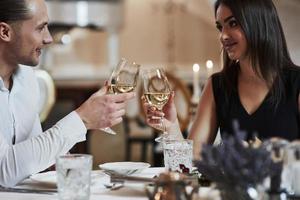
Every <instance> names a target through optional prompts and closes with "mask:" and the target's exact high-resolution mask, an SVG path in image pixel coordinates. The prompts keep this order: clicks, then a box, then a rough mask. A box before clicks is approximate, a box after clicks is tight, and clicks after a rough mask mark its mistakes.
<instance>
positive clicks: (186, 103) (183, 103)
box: [124, 72, 191, 166]
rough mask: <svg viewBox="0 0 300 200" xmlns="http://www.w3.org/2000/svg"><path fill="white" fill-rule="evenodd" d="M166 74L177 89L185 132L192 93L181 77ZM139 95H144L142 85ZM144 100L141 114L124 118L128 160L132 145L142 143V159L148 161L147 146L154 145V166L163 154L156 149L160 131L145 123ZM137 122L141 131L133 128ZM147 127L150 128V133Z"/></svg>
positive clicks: (140, 107)
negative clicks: (155, 139) (133, 124)
mask: <svg viewBox="0 0 300 200" xmlns="http://www.w3.org/2000/svg"><path fill="white" fill-rule="evenodd" d="M166 76H167V78H168V80H169V83H170V86H171V88H172V89H173V90H174V91H175V105H176V109H177V111H178V121H179V124H180V129H181V131H182V132H185V131H186V130H187V128H188V125H189V121H190V114H189V113H190V109H191V103H190V99H191V94H190V91H189V89H188V87H187V85H186V84H185V83H183V82H182V81H181V80H180V79H179V78H177V77H176V76H175V75H173V74H171V73H168V72H167V73H166ZM138 94H139V95H137V96H139V97H140V96H141V95H143V87H142V86H140V87H139V89H138ZM142 110H143V108H142V102H141V101H140V100H139V114H138V115H136V116H135V117H125V118H124V128H125V136H126V139H125V140H126V160H130V159H131V157H132V155H131V148H132V145H133V144H135V143H137V144H140V145H141V149H142V152H141V157H140V160H141V161H146V156H147V147H148V146H149V145H150V146H151V147H152V155H153V164H154V166H159V165H160V162H161V159H158V160H156V157H157V156H159V155H158V154H162V152H161V151H160V152H158V151H157V150H156V144H157V143H156V142H155V141H154V138H155V137H157V136H158V134H159V132H158V131H157V130H155V129H153V128H149V126H148V125H147V124H146V123H145V115H144V112H143V111H142ZM133 122H135V123H136V124H137V125H139V127H140V129H138V131H139V132H136V131H135V130H133V129H132V126H131V123H133ZM146 128H147V129H150V133H149V131H148V130H146Z"/></svg>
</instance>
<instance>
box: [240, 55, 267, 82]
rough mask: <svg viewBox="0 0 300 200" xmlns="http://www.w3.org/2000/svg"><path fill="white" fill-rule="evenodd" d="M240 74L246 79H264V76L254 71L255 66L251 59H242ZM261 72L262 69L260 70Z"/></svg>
mask: <svg viewBox="0 0 300 200" xmlns="http://www.w3.org/2000/svg"><path fill="white" fill-rule="evenodd" d="M239 64H240V74H239V76H240V77H242V79H243V80H245V81H262V80H263V78H262V77H261V76H260V75H258V74H257V72H255V71H254V69H253V66H252V64H251V62H250V60H249V59H245V60H240V61H239ZM258 73H259V74H260V71H258Z"/></svg>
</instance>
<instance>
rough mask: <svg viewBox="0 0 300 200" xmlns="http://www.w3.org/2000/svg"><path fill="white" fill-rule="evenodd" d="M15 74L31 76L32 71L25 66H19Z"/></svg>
mask: <svg viewBox="0 0 300 200" xmlns="http://www.w3.org/2000/svg"><path fill="white" fill-rule="evenodd" d="M17 74H18V75H20V76H33V75H34V70H33V68H32V67H30V66H27V65H19V68H18V71H17Z"/></svg>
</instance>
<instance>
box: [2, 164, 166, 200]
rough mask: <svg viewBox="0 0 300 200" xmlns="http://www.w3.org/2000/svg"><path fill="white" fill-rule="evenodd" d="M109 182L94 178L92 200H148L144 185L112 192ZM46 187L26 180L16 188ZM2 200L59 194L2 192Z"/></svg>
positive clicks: (148, 172)
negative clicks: (107, 184) (107, 185)
mask: <svg viewBox="0 0 300 200" xmlns="http://www.w3.org/2000/svg"><path fill="white" fill-rule="evenodd" d="M163 171H164V168H148V169H145V170H143V171H142V172H141V174H139V175H138V176H143V177H153V176H155V175H158V174H159V173H161V172H163ZM93 182H94V183H93ZM108 182H109V176H107V175H106V174H104V173H103V174H102V175H101V174H100V175H99V176H98V177H97V178H96V179H95V180H93V178H92V186H91V196H90V200H100V199H101V200H105V199H108V200H147V199H148V198H147V196H146V193H145V188H144V185H143V184H137V183H125V186H124V187H123V188H121V189H118V190H110V189H107V188H105V187H104V185H103V184H104V183H108ZM40 187H44V186H41V185H39V183H36V182H34V181H32V180H31V179H26V180H25V181H24V182H23V183H22V184H20V185H18V186H17V187H16V188H28V189H34V188H40ZM0 199H3V200H4V199H5V200H6V199H7V200H8V199H9V200H54V199H55V200H57V199H58V195H57V193H54V194H32V193H16V192H0Z"/></svg>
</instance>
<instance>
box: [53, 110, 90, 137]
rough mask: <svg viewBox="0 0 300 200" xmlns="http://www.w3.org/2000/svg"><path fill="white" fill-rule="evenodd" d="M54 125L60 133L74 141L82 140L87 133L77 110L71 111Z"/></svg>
mask: <svg viewBox="0 0 300 200" xmlns="http://www.w3.org/2000/svg"><path fill="white" fill-rule="evenodd" d="M56 125H57V126H58V127H59V128H60V130H61V133H62V134H63V135H64V136H65V137H67V138H71V139H72V140H75V141H76V142H82V141H84V140H86V137H85V135H86V133H87V129H86V127H85V125H84V123H83V121H82V120H81V118H80V117H79V115H78V114H77V112H75V111H73V112H71V113H70V114H68V115H67V116H65V117H64V118H63V119H61V120H60V121H59V122H57V124H56Z"/></svg>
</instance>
